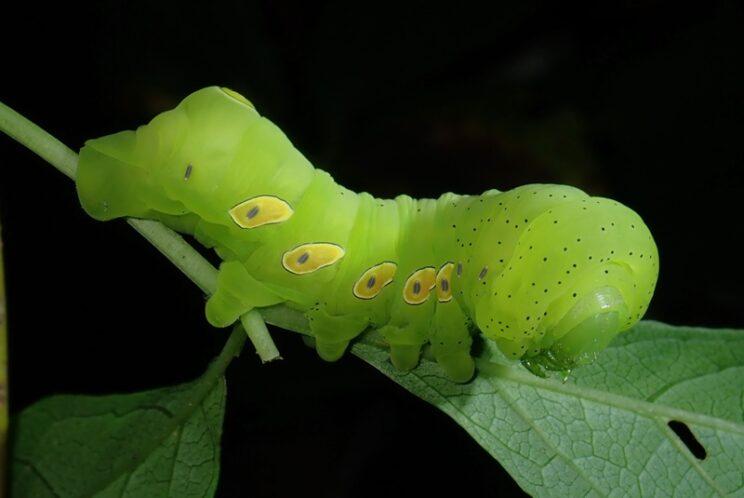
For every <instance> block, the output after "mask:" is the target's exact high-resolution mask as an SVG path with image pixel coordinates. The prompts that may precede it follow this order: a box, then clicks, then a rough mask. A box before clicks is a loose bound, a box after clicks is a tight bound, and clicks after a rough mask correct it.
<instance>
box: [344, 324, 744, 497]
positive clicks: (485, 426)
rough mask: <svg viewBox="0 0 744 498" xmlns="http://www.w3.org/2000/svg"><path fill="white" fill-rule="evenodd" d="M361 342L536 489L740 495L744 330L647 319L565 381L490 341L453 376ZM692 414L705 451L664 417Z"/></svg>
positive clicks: (374, 359) (362, 351)
mask: <svg viewBox="0 0 744 498" xmlns="http://www.w3.org/2000/svg"><path fill="white" fill-rule="evenodd" d="M354 352H355V353H356V354H357V355H359V356H361V357H362V358H363V359H364V360H366V361H367V362H369V363H371V364H372V365H373V366H375V367H376V368H377V369H379V370H380V371H382V372H383V373H384V374H386V375H387V376H388V377H390V378H391V379H393V380H394V381H395V382H397V383H399V384H400V385H401V386H403V387H405V388H406V389H408V390H409V391H411V392H412V393H414V394H416V395H417V396H419V397H421V398H422V399H424V400H426V401H428V402H429V403H431V404H433V405H435V406H437V407H438V408H439V409H440V410H442V411H444V412H445V413H446V414H448V415H449V416H450V417H452V418H453V419H454V420H455V421H456V422H457V423H458V424H460V425H461V426H462V427H463V428H464V429H465V430H466V431H468V433H470V435H471V436H472V437H473V438H474V439H475V440H476V441H478V443H480V444H481V445H482V446H483V448H485V449H486V450H487V451H488V452H489V453H490V454H491V455H493V457H494V458H496V459H497V460H498V461H499V462H500V463H501V465H502V466H503V467H504V468H505V469H506V470H507V471H508V472H509V473H510V474H511V475H512V477H514V479H515V480H516V481H517V482H518V483H519V485H520V486H521V487H522V488H523V489H524V490H525V491H527V492H528V493H530V494H533V495H536V496H610V495H612V496H671V495H674V496H696V497H697V496H728V495H739V496H742V495H744V382H742V378H744V333H743V332H742V331H736V330H710V329H700V328H689V327H673V326H670V325H665V324H662V323H658V322H649V321H647V322H642V323H641V324H639V325H638V326H637V327H635V328H634V329H633V330H632V331H630V332H628V333H626V334H623V335H621V336H620V337H618V339H617V340H615V341H614V342H613V343H612V344H611V345H610V347H609V348H608V349H607V350H606V351H605V352H603V353H602V354H601V355H600V357H599V360H598V361H597V362H596V363H594V364H593V365H590V366H586V367H582V368H579V369H577V370H576V371H575V372H574V373H573V374H572V375H571V377H570V378H569V379H568V381H567V382H561V381H560V380H554V379H540V378H538V377H535V376H534V375H532V374H530V373H529V372H528V371H527V370H525V369H524V368H522V367H521V366H518V365H514V364H509V363H507V362H506V361H505V360H502V359H501V358H500V355H499V354H498V353H497V352H496V351H494V350H493V349H492V348H489V347H487V349H486V351H485V353H484V355H483V356H484V357H483V358H481V359H480V360H479V364H478V366H479V370H480V373H479V375H478V377H477V378H476V379H475V380H473V381H472V382H470V383H469V384H465V385H462V384H453V383H451V382H449V381H448V380H447V379H446V378H444V376H443V374H442V372H441V371H440V370H439V368H438V367H437V366H436V365H435V364H433V363H431V362H428V361H425V362H423V363H422V365H421V366H420V367H419V368H417V369H416V370H414V371H412V372H409V373H399V372H397V371H395V369H394V368H393V367H392V365H391V364H390V362H389V361H388V355H387V353H386V352H385V351H384V350H383V349H381V348H379V347H377V346H374V345H371V344H365V343H358V344H356V345H355V346H354ZM670 421H677V422H681V423H683V424H685V425H686V426H687V427H688V428H689V429H690V430H691V431H692V434H694V437H695V438H696V439H697V441H698V442H699V443H700V444H701V445H702V447H703V448H704V452H705V455H704V457H703V455H699V456H700V457H702V458H698V457H696V456H695V455H693V453H692V452H691V450H690V449H688V447H687V446H686V444H685V442H683V440H682V439H680V437H679V436H677V434H676V433H675V432H674V431H673V430H672V429H671V428H670V426H669V425H668V423H669V422H670Z"/></svg>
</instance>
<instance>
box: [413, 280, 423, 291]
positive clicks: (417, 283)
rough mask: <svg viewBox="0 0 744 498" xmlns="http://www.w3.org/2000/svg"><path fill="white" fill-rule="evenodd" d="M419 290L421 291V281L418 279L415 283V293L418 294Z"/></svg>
mask: <svg viewBox="0 0 744 498" xmlns="http://www.w3.org/2000/svg"><path fill="white" fill-rule="evenodd" d="M419 292H421V282H419V281H418V280H416V281H415V282H414V283H413V293H414V294H418V293H419Z"/></svg>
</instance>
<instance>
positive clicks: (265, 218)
mask: <svg viewBox="0 0 744 498" xmlns="http://www.w3.org/2000/svg"><path fill="white" fill-rule="evenodd" d="M229 213H230V216H231V217H232V219H233V221H234V222H235V223H237V224H238V226H240V227H241V228H256V227H260V226H261V225H267V224H269V223H281V222H282V221H286V220H288V219H289V218H290V217H291V216H292V214H293V213H294V211H293V210H292V208H291V207H290V205H289V204H288V203H287V202H286V201H283V200H281V199H280V198H278V197H274V196H273V195H261V196H258V197H253V198H251V199H248V200H247V201H243V202H241V203H240V204H238V205H237V206H235V207H234V208H232V209H231V210H230V211H229Z"/></svg>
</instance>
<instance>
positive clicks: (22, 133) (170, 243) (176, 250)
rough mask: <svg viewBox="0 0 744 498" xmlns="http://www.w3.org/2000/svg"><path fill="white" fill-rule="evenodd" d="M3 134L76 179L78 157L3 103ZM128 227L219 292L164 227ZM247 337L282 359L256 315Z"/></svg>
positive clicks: (192, 253)
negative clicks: (132, 228)
mask: <svg viewBox="0 0 744 498" xmlns="http://www.w3.org/2000/svg"><path fill="white" fill-rule="evenodd" d="M0 130H2V131H3V132H4V133H6V134H7V135H8V136H10V137H11V138H13V139H15V140H16V141H18V142H19V143H21V144H22V145H24V146H26V147H27V148H28V149H30V150H31V151H33V152H35V153H36V154H38V155H39V156H40V157H41V158H42V159H44V160H45V161H47V162H48V163H49V164H51V165H52V166H54V167H55V168H57V169H58V170H59V171H61V172H62V173H64V174H65V175H67V176H68V177H70V178H71V179H73V180H74V179H75V174H76V172H77V162H78V156H77V154H76V153H75V152H73V151H72V150H70V149H69V148H68V147H67V146H65V145H64V144H63V143H62V142H60V141H59V140H57V139H56V138H55V137H54V136H52V135H50V134H49V133H47V132H46V131H45V130H43V129H42V128H40V127H39V126H37V125H36V124H34V123H32V122H31V121H29V120H28V119H26V118H25V117H23V116H21V115H20V114H18V113H17V112H16V111H14V110H13V109H11V108H10V107H8V106H6V105H5V104H3V103H2V102H0ZM127 221H128V222H129V224H130V225H131V226H132V227H134V229H135V230H137V231H138V232H139V233H140V234H142V236H144V237H145V238H146V239H147V240H148V241H149V242H150V243H151V244H152V245H154V246H155V247H156V248H158V250H159V251H160V252H161V253H163V254H164V255H165V256H166V257H167V258H168V259H169V260H170V261H171V262H172V263H173V264H175V265H176V266H177V267H178V268H179V269H180V270H181V271H182V272H183V273H184V274H186V276H188V277H189V278H190V279H191V280H192V281H193V282H194V283H195V284H196V285H198V286H199V287H200V288H201V289H202V290H203V291H204V292H206V293H207V294H213V293H214V291H215V290H216V288H217V270H216V269H215V268H214V267H213V266H212V265H211V264H210V263H209V262H208V261H207V260H206V259H204V257H202V255H201V254H199V253H198V252H197V251H196V250H195V249H194V248H193V247H191V246H190V245H189V244H188V243H186V241H185V240H183V238H182V237H181V236H180V235H178V234H177V233H176V232H174V231H173V230H171V229H169V228H167V227H166V226H164V225H163V224H162V223H159V222H157V221H150V220H138V219H133V218H129V219H128V220H127ZM241 322H242V323H243V326H244V327H246V332H247V333H248V337H249V339H250V340H251V342H252V343H253V346H254V347H255V348H256V352H257V353H258V355H259V357H260V358H261V360H262V361H263V362H267V361H271V360H274V359H277V358H280V355H279V351H278V350H277V348H276V345H275V344H274V341H273V340H272V339H271V335H270V334H269V331H268V329H267V328H266V324H265V323H264V321H263V319H262V318H261V316H260V315H259V314H258V312H257V311H255V310H254V311H250V312H248V313H246V315H245V316H243V317H241Z"/></svg>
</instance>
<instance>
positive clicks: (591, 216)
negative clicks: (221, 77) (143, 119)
mask: <svg viewBox="0 0 744 498" xmlns="http://www.w3.org/2000/svg"><path fill="white" fill-rule="evenodd" d="M77 189H78V194H79V197H80V201H81V204H82V206H83V208H84V209H85V211H87V212H88V213H89V214H90V215H91V216H92V217H94V218H95V219H98V220H110V219H113V218H118V217H122V216H129V217H137V218H149V219H156V220H160V221H162V222H163V223H165V224H166V225H167V226H169V227H171V228H173V229H175V230H177V231H180V232H183V233H187V234H191V235H193V236H194V237H195V238H196V239H197V240H198V241H199V242H201V243H202V244H204V245H205V246H208V247H212V248H214V249H215V250H216V252H217V253H218V255H219V256H220V257H221V258H222V260H223V262H222V264H221V265H220V269H219V276H218V288H217V291H216V292H215V293H214V295H212V296H211V297H210V298H209V299H208V301H207V305H206V316H207V319H208V321H209V322H210V323H211V324H213V325H215V326H217V327H225V326H228V325H230V324H231V323H233V322H235V321H236V320H237V319H238V318H239V317H240V316H241V315H242V314H244V313H246V312H248V311H250V310H251V309H253V308H260V307H265V306H271V305H275V304H279V303H285V304H287V305H288V306H291V307H293V308H295V309H298V310H300V311H302V312H304V313H305V315H306V317H307V319H308V321H309V323H310V328H311V331H312V334H313V336H314V338H315V344H316V349H317V351H318V354H319V355H320V356H321V357H322V358H323V359H325V360H329V361H334V360H336V359H338V358H339V357H341V355H343V353H344V351H345V350H346V348H347V346H348V344H349V342H350V341H351V340H352V339H354V338H355V337H356V336H358V335H359V334H360V333H361V332H362V331H364V330H365V329H367V328H370V327H371V328H374V329H378V330H379V331H380V333H381V334H382V336H383V337H384V338H385V339H386V340H387V342H388V343H389V345H390V358H391V361H392V362H393V364H394V365H395V366H396V367H397V368H398V369H401V370H409V369H411V368H413V367H415V366H416V365H417V363H418V361H419V356H420V354H421V350H422V347H423V346H425V345H426V344H430V345H431V352H432V353H433V356H434V357H435V358H436V360H437V362H438V363H439V364H440V365H441V367H442V368H443V369H444V371H445V372H446V374H447V375H448V376H449V377H450V378H451V379H452V380H454V381H458V382H465V381H467V380H469V379H470V378H471V377H472V376H473V373H474V362H473V358H472V356H471V346H472V343H473V338H474V336H475V335H476V334H478V333H479V332H480V334H482V336H484V337H485V338H487V339H489V340H492V341H495V342H496V344H497V345H498V347H499V348H500V350H501V351H502V352H503V353H505V354H506V355H507V356H508V357H511V358H514V359H519V360H521V361H522V363H523V364H524V365H525V366H527V367H528V368H530V369H531V370H532V371H533V372H535V373H537V374H542V373H543V372H544V370H546V369H547V370H557V371H566V370H570V369H571V368H573V367H574V366H576V365H580V364H582V363H587V362H589V361H592V360H593V359H594V357H595V356H596V355H597V353H598V352H599V351H601V350H602V349H603V348H604V347H605V346H606V345H607V343H609V341H610V340H611V339H612V338H613V337H615V336H616V335H617V334H619V333H620V332H622V331H624V330H627V329H628V328H630V327H632V326H633V324H635V323H636V322H637V321H638V320H639V319H640V318H641V317H642V316H643V314H644V312H645V311H646V309H647V307H648V305H649V302H650V300H651V297H652V294H653V291H654V287H655V285H656V279H657V275H658V268H659V266H658V253H657V249H656V245H655V243H654V241H653V238H652V236H651V233H650V232H649V230H648V228H647V227H646V225H645V224H644V223H643V221H642V220H641V218H640V217H639V216H638V215H637V214H636V213H635V212H633V211H632V210H630V209H629V208H627V207H625V206H623V205H621V204H619V203H617V202H615V201H613V200H610V199H604V198H600V197H590V196H589V195H587V194H585V193H584V192H582V191H581V190H578V189H576V188H573V187H569V186H562V185H525V186H522V187H519V188H515V189H513V190H509V191H505V192H499V191H496V190H489V191H486V192H485V193H483V194H482V195H456V194H452V193H447V194H443V195H442V196H441V197H439V198H438V199H412V198H411V197H409V196H406V195H400V196H398V197H396V198H395V199H378V198H375V197H373V196H371V195H370V194H368V193H365V192H362V193H359V194H357V193H355V192H352V191H350V190H348V189H346V188H344V187H342V186H340V185H338V184H336V183H335V182H334V181H333V178H331V176H330V175H329V174H328V173H326V172H325V171H322V170H320V169H316V168H314V167H313V166H312V164H310V162H309V161H308V160H307V159H305V157H304V156H303V155H302V154H301V153H300V152H299V151H297V149H295V148H294V147H293V146H292V144H291V143H290V141H289V140H288V139H287V137H286V136H285V135H284V134H283V133H282V132H281V130H279V128H277V127H276V126H275V125H274V124H273V123H271V122H270V121H269V120H268V119H266V118H264V117H262V116H261V115H260V114H259V113H258V112H257V111H256V109H255V108H254V107H253V105H252V104H251V103H250V102H249V101H248V100H246V99H245V98H244V97H242V96H241V95H239V94H237V93H235V92H233V91H232V90H229V89H225V88H220V87H216V86H215V87H208V88H204V89H202V90H199V91H197V92H195V93H193V94H191V95H189V96H188V97H186V98H185V99H184V100H183V101H182V102H181V103H180V104H179V105H178V106H177V107H176V108H174V109H172V110H170V111H167V112H163V113H162V114H160V115H158V116H156V117H155V118H154V119H153V120H152V121H151V122H150V123H149V124H147V125H144V126H140V127H139V128H138V129H137V130H136V131H123V132H120V133H116V134H113V135H109V136H105V137H102V138H98V139H95V140H89V141H88V142H86V144H85V146H84V147H83V148H82V150H81V151H80V162H79V169H78V178H77Z"/></svg>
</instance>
